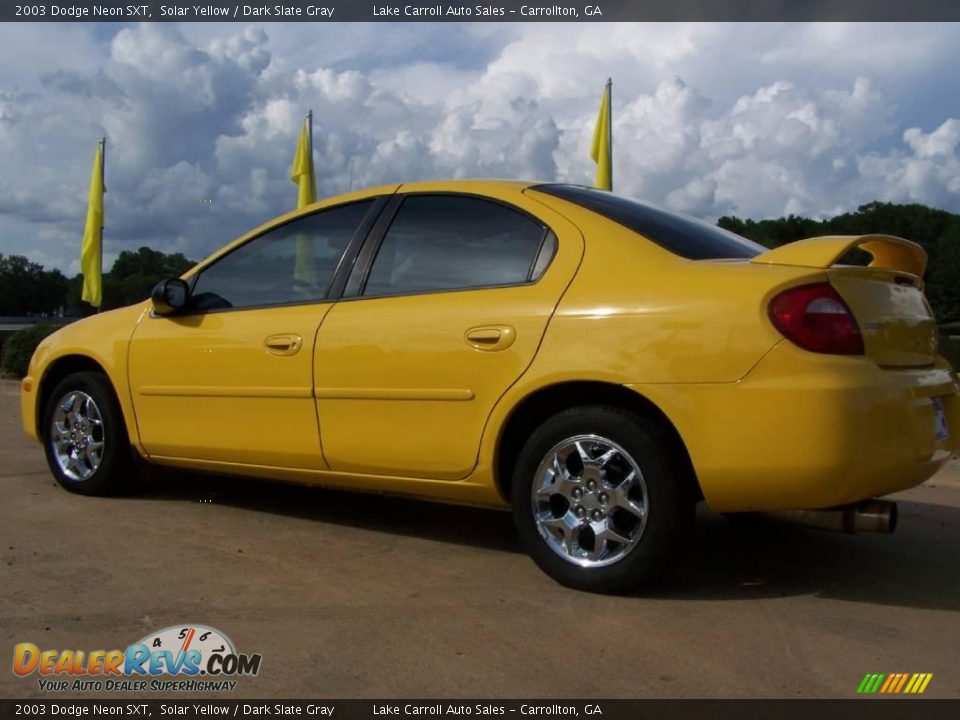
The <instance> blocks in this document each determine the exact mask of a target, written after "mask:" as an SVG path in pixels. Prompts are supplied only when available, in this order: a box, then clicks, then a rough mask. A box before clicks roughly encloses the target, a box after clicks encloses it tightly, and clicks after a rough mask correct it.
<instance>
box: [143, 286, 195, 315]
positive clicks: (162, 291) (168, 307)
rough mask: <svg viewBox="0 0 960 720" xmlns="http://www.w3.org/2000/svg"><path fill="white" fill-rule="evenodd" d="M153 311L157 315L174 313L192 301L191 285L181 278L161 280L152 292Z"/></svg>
mask: <svg viewBox="0 0 960 720" xmlns="http://www.w3.org/2000/svg"><path fill="white" fill-rule="evenodd" d="M150 301H151V302H152V303H153V311H154V312H155V313H156V314H157V315H172V314H173V313H175V312H178V311H180V310H183V309H184V308H185V307H187V303H189V302H190V286H189V285H187V283H186V282H184V281H183V280H181V279H180V278H171V279H170V280H161V281H160V282H158V283H157V284H156V286H154V288H153V292H152V293H150Z"/></svg>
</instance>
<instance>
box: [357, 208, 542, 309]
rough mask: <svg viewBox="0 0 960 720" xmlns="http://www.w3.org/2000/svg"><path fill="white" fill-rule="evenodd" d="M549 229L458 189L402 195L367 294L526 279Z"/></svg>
mask: <svg viewBox="0 0 960 720" xmlns="http://www.w3.org/2000/svg"><path fill="white" fill-rule="evenodd" d="M546 233H547V229H546V228H545V227H544V226H543V225H542V224H540V223H538V222H536V221H534V220H533V219H531V218H530V217H529V216H527V215H524V214H523V213H521V212H519V211H517V210H513V209H511V208H509V207H507V206H505V205H502V204H500V203H496V202H491V201H488V200H482V199H479V198H474V197H464V196H456V195H412V196H410V197H408V198H406V199H405V200H404V201H403V205H401V206H400V210H399V211H398V213H397V216H396V217H395V218H394V219H393V222H392V223H391V224H390V228H389V230H387V234H386V236H385V237H384V239H383V243H382V244H381V245H380V249H379V250H378V251H377V256H376V258H375V259H374V261H373V267H372V268H371V269H370V276H369V278H368V279H367V285H366V288H365V289H364V293H363V294H364V295H395V294H397V293H415V292H429V291H439V290H452V289H460V288H471V287H486V286H492V285H509V284H515V283H523V282H527V281H528V280H529V279H530V275H531V272H532V270H533V264H534V262H535V260H536V257H537V255H538V254H539V251H540V246H541V244H542V243H543V241H544V238H545V236H546Z"/></svg>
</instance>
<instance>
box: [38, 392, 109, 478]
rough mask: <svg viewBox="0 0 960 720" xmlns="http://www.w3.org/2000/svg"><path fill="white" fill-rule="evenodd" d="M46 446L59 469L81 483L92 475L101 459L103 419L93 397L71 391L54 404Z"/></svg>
mask: <svg viewBox="0 0 960 720" xmlns="http://www.w3.org/2000/svg"><path fill="white" fill-rule="evenodd" d="M50 448H51V450H53V456H54V457H55V458H56V460H57V465H59V466H60V470H62V471H63V474H64V475H66V476H67V477H68V478H69V479H71V480H74V481H77V482H83V481H84V480H89V479H90V478H91V477H93V474H94V473H95V472H96V471H97V468H99V467H100V463H101V462H102V461H103V448H104V436H103V419H102V418H101V416H100V408H98V407H97V403H96V402H94V400H93V398H92V397H90V396H89V395H87V394H86V393H85V392H82V391H80V390H71V391H70V392H68V393H66V394H65V395H64V396H63V397H62V398H60V401H59V402H58V403H57V407H56V409H55V410H54V412H53V420H52V421H51V424H50Z"/></svg>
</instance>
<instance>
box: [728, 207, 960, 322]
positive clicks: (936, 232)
mask: <svg viewBox="0 0 960 720" xmlns="http://www.w3.org/2000/svg"><path fill="white" fill-rule="evenodd" d="M717 224H718V225H719V226H720V227H722V228H725V229H727V230H731V231H732V232H735V233H738V234H740V235H743V236H744V237H748V238H750V239H751V240H754V241H755V242H758V243H760V244H761V245H764V246H765V247H768V248H775V247H779V246H780V245H784V244H786V243H789V242H794V241H795V240H801V239H803V238H808V237H815V236H817V235H867V234H869V233H884V234H887V235H897V236H899V237H903V238H906V239H908V240H913V241H914V242H916V243H918V244H920V245H921V246H922V247H923V248H924V250H926V252H927V256H928V258H929V263H928V265H927V274H926V277H925V281H926V293H927V297H928V298H929V299H930V305H931V306H932V307H933V310H934V314H935V315H936V317H937V320H938V321H940V322H947V321H951V320H957V319H960V215H955V214H953V213H950V212H947V211H946V210H937V209H935V208H930V207H927V206H926V205H919V204H917V203H912V204H908V205H897V204H894V203H885V202H872V203H867V204H866V205H861V206H860V207H859V208H857V209H856V211H854V212H849V213H843V214H842V215H837V216H836V217H833V218H829V219H827V220H812V219H810V218H802V217H797V216H795V215H791V216H789V217H785V218H777V219H771V220H759V221H757V220H750V219H747V220H741V219H740V218H738V217H734V216H725V217H722V218H720V220H718V221H717ZM868 260H869V256H868V255H867V254H866V253H864V252H860V251H855V252H853V253H850V254H849V255H848V256H846V257H844V258H843V259H842V261H843V262H845V263H851V264H857V265H859V264H865V263H866V262H867V261H868Z"/></svg>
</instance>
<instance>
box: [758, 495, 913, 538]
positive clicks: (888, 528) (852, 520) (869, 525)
mask: <svg viewBox="0 0 960 720" xmlns="http://www.w3.org/2000/svg"><path fill="white" fill-rule="evenodd" d="M764 514H765V515H767V516H768V517H772V518H775V519H777V520H782V521H784V522H789V523H793V524H795V525H803V526H805V527H813V528H820V529H821V530H835V531H838V532H843V533H847V534H849V535H854V534H856V533H866V532H873V533H887V534H890V533H893V531H894V530H896V528H897V504H896V503H895V502H890V501H889V500H866V501H864V502H861V503H856V504H854V505H842V506H840V507H836V508H826V509H823V510H778V511H775V512H769V513H764Z"/></svg>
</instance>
